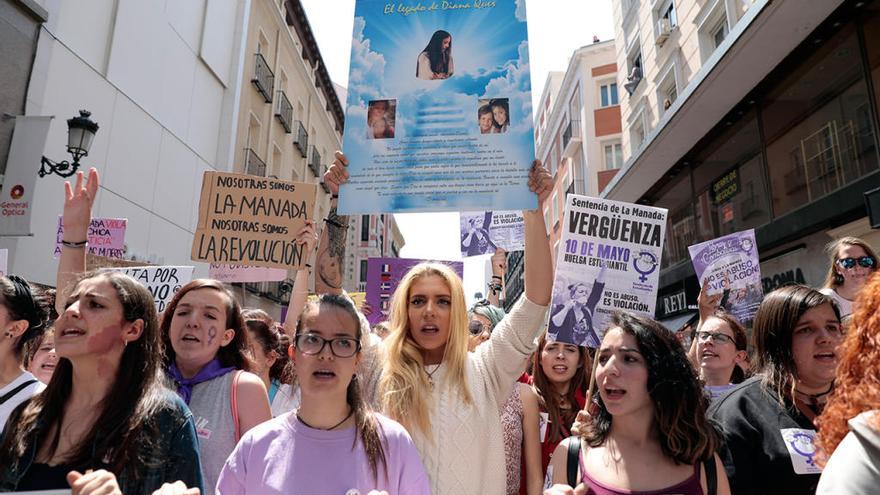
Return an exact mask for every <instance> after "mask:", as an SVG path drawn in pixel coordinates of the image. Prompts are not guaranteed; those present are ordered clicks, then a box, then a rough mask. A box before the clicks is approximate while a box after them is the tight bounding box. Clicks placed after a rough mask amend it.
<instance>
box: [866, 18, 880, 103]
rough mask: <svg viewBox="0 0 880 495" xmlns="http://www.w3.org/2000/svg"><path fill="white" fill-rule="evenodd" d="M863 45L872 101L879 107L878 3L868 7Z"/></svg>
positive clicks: (879, 52)
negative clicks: (869, 75) (869, 70)
mask: <svg viewBox="0 0 880 495" xmlns="http://www.w3.org/2000/svg"><path fill="white" fill-rule="evenodd" d="M863 31H864V33H865V47H866V48H867V51H868V65H869V67H870V69H871V78H872V79H873V81H874V101H876V103H877V108H880V3H877V2H874V3H872V4H871V5H870V6H869V7H868V15H867V16H866V20H865V24H864V26H863Z"/></svg>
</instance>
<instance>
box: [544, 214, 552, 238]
mask: <svg viewBox="0 0 880 495" xmlns="http://www.w3.org/2000/svg"><path fill="white" fill-rule="evenodd" d="M551 226H552V224H551V223H550V209H549V208H548V209H546V210H544V227H546V228H547V235H550V227H551Z"/></svg>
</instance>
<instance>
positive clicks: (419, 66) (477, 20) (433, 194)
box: [339, 0, 537, 214]
mask: <svg viewBox="0 0 880 495" xmlns="http://www.w3.org/2000/svg"><path fill="white" fill-rule="evenodd" d="M351 46H352V51H351V72H350V77H349V88H348V101H347V103H346V119H345V136H344V140H343V141H344V143H343V150H344V151H345V153H346V156H347V157H348V159H349V162H350V165H349V173H350V180H349V182H348V183H347V184H345V185H343V187H342V189H341V191H340V195H339V201H340V202H339V212H340V213H342V214H351V213H380V212H418V211H485V210H522V209H534V208H537V198H536V196H535V195H534V194H533V193H531V192H530V191H529V189H528V184H527V182H528V172H529V168H530V166H531V163H532V161H533V160H534V157H535V151H534V148H535V144H534V129H533V124H532V122H533V118H532V105H531V101H532V99H531V81H530V75H529V50H528V34H527V26H526V12H525V0H491V1H481V0H436V1H432V0H403V1H387V0H357V3H356V6H355V20H354V35H353V38H352V45H351Z"/></svg>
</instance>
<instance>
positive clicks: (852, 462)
mask: <svg viewBox="0 0 880 495" xmlns="http://www.w3.org/2000/svg"><path fill="white" fill-rule="evenodd" d="M877 414H880V410H876V409H875V410H873V411H868V412H864V413H862V414H859V415H858V416H856V417H855V418H853V419H851V420H849V430H850V431H849V433H847V435H846V436H845V437H843V440H842V441H841V442H840V444H838V446H837V448H836V449H835V450H834V453H833V454H832V455H831V458H830V459H829V460H828V464H826V465H825V469H824V470H823V471H822V477H821V478H819V486H818V487H817V488H816V494H817V495H831V494H841V495H843V494H846V495H861V494H864V495H868V494H876V493H877V491H878V486H880V431H877V429H876V421H877V416H876V415H877Z"/></svg>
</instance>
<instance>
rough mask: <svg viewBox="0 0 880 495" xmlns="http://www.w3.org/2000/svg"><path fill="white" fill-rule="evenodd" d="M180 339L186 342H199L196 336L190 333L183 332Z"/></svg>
mask: <svg viewBox="0 0 880 495" xmlns="http://www.w3.org/2000/svg"><path fill="white" fill-rule="evenodd" d="M180 341H181V342H183V343H186V344H198V343H199V342H201V340H199V338H198V337H196V336H195V335H193V334H191V333H185V334H183V336H181V337H180Z"/></svg>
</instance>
